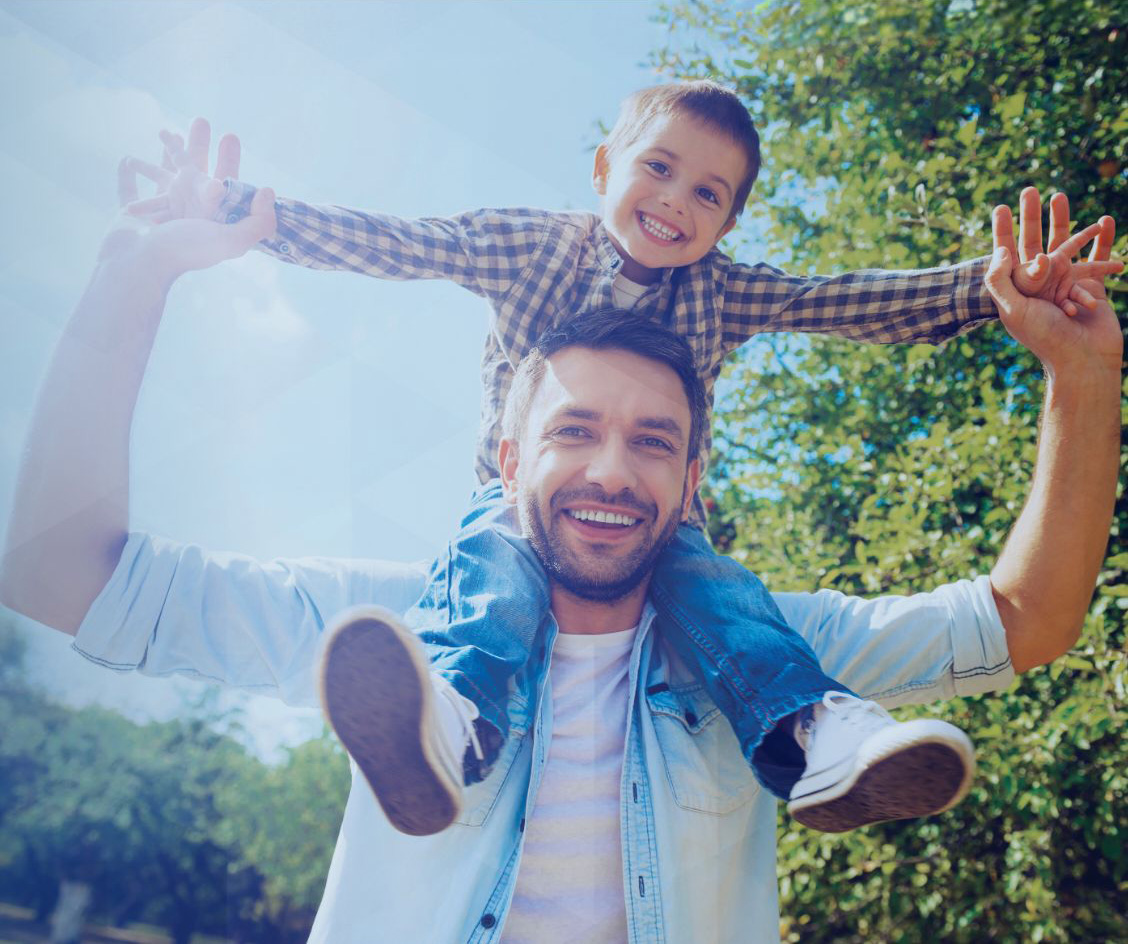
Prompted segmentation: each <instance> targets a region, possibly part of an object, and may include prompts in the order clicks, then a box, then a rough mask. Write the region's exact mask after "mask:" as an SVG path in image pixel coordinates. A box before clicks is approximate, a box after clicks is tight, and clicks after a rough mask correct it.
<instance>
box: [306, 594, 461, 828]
mask: <svg viewBox="0 0 1128 944" xmlns="http://www.w3.org/2000/svg"><path fill="white" fill-rule="evenodd" d="M326 637H327V638H326V643H325V649H324V652H323V655H322V660H321V704H322V706H323V707H324V709H325V716H326V717H327V718H328V719H329V723H330V724H331V725H332V726H333V730H334V731H335V732H336V733H337V737H338V738H340V740H341V743H342V744H343V745H344V746H345V750H347V751H348V752H349V754H350V755H351V756H352V759H353V760H354V761H356V765H357V767H358V768H359V769H360V772H361V773H362V774H364V777H365V779H366V780H367V781H368V785H369V786H370V787H371V788H372V792H373V793H374V794H375V795H376V799H377V800H378V801H379V802H380V806H381V807H383V810H384V813H385V814H386V815H387V817H388V819H389V820H390V821H391V823H392V825H393V826H395V828H396V829H398V830H399V831H400V832H401V833H407V834H408V835H411V836H429V835H431V834H432V833H437V832H440V831H442V830H444V829H446V828H447V826H449V825H450V824H451V823H453V822H454V820H455V818H456V817H457V816H458V814H459V812H460V810H461V807H462V756H463V753H464V752H465V749H466V745H467V744H468V743H470V744H472V745H473V746H474V750H475V752H476V753H477V756H478V757H479V759H480V758H481V756H482V755H481V747H480V746H479V744H478V739H477V737H476V735H475V732H474V725H473V720H474V718H475V717H477V709H476V708H475V707H474V706H473V704H472V703H471V702H469V701H468V700H467V699H465V698H463V697H462V696H461V695H459V694H458V692H456V691H455V690H454V688H452V687H451V685H450V683H448V682H447V681H446V679H444V678H443V677H442V676H440V675H437V674H435V673H432V672H431V671H430V666H429V665H428V662H427V657H426V654H425V653H424V650H423V645H422V643H420V641H419V640H418V638H416V636H415V634H414V633H412V632H411V630H409V629H408V628H407V627H406V626H404V624H403V623H402V622H401V621H400V619H399V617H398V616H396V615H395V614H393V613H392V612H390V611H389V610H385V609H384V608H382V607H378V606H363V607H357V608H355V609H351V610H347V611H346V612H344V613H343V614H341V615H340V616H339V617H338V618H337V619H336V620H335V621H334V623H333V624H332V625H331V626H330V627H329V628H328V629H327V631H326ZM452 725H453V726H454V727H455V728H456V729H460V730H459V731H458V734H456V735H454V736H453V737H452V734H451V731H450V728H451V726H452ZM452 741H453V743H452ZM459 744H460V745H461V749H459V748H458V747H457V745H459Z"/></svg>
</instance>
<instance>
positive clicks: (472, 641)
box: [322, 483, 549, 835]
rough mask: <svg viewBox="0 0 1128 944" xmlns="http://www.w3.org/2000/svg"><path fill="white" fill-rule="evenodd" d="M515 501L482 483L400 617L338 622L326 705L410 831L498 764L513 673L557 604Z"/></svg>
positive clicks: (437, 816) (452, 805)
mask: <svg viewBox="0 0 1128 944" xmlns="http://www.w3.org/2000/svg"><path fill="white" fill-rule="evenodd" d="M510 511H511V509H510V506H509V505H507V504H505V503H504V502H503V501H502V499H501V487H500V485H498V484H497V483H491V484H490V485H487V486H485V487H483V488H482V489H480V490H479V492H478V494H477V495H476V496H475V499H474V502H473V504H472V506H471V509H470V511H469V512H468V513H467V515H466V517H465V518H464V519H463V522H462V530H460V531H459V533H458V534H457V535H456V536H455V537H454V539H453V540H452V541H451V543H450V544H449V545H448V547H447V549H446V552H445V553H444V555H443V556H442V557H441V558H440V559H438V560H437V561H436V562H435V563H434V564H433V566H432V568H431V572H430V577H429V580H428V585H427V588H426V590H425V591H424V593H423V596H422V597H421V599H420V601H419V602H418V603H417V604H416V605H415V606H414V607H413V608H412V609H411V610H409V611H408V613H407V614H406V615H405V617H404V619H403V620H402V621H401V620H400V619H399V618H398V617H396V616H395V615H394V614H391V613H388V612H387V611H383V610H380V609H379V608H376V607H363V608H360V609H358V610H356V611H353V612H352V613H348V614H344V616H343V617H342V619H340V620H338V622H337V624H336V625H335V626H334V627H333V629H332V631H331V632H330V633H329V640H328V642H327V644H326V650H325V656H324V658H323V663H322V701H323V703H324V705H325V709H326V714H327V715H328V716H329V719H330V722H331V723H332V725H333V727H334V730H335V731H336V732H337V734H338V736H339V737H340V739H341V741H342V743H343V744H344V745H345V748H346V749H347V750H348V752H349V754H350V755H352V757H353V759H354V760H355V761H356V762H357V765H358V767H359V768H360V769H361V771H362V772H363V773H364V774H365V777H366V778H367V780H368V782H369V784H370V785H371V786H372V788H373V792H374V793H375V794H376V796H377V799H379V800H380V803H381V805H382V806H383V807H384V810H385V812H386V813H387V814H388V816H389V818H390V819H391V820H392V822H393V824H394V825H396V827H397V828H399V829H400V830H401V831H403V832H408V833H411V834H413V835H425V834H428V833H433V832H438V831H439V830H441V829H444V828H445V827H446V826H448V825H450V823H451V822H452V821H453V820H454V818H455V817H456V816H457V815H458V812H459V808H460V804H461V792H462V786H463V785H464V784H472V783H476V782H478V781H479V780H482V779H483V778H484V777H485V776H486V775H487V774H488V773H489V770H490V768H491V767H492V766H493V764H494V762H495V761H496V760H497V757H498V754H499V753H500V751H501V747H502V745H503V744H504V741H505V738H506V737H507V736H508V733H509V712H510V708H511V692H512V684H511V683H512V679H513V676H514V674H515V673H516V672H517V671H518V670H520V669H521V668H522V667H523V666H524V665H525V664H526V663H527V662H528V661H529V654H530V652H531V651H532V647H533V642H534V640H535V638H536V635H537V632H538V630H539V629H540V628H541V626H542V624H543V623H544V621H545V618H546V616H547V614H548V610H549V603H548V584H547V580H546V578H545V575H544V571H543V569H542V568H541V566H540V562H539V561H538V560H537V558H536V556H535V555H534V554H533V552H532V550H531V549H530V548H529V547H528V545H527V543H526V542H525V541H524V540H523V539H522V538H520V537H519V536H518V535H517V534H516V532H515V522H514V521H513V519H512V518H511V516H510ZM408 627H410V629H409V628H408Z"/></svg>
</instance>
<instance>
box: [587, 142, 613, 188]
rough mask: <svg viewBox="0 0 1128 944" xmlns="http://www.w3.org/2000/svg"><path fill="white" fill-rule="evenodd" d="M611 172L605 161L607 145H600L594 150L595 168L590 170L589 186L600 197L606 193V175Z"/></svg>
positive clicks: (606, 160) (609, 164)
mask: <svg viewBox="0 0 1128 944" xmlns="http://www.w3.org/2000/svg"><path fill="white" fill-rule="evenodd" d="M610 170H611V162H610V161H608V159H607V145H606V144H601V145H599V147H597V148H596V149H595V166H593V167H592V169H591V186H592V189H594V190H595V192H596V193H598V194H599V195H600V196H601V197H602V196H604V195H605V194H606V193H607V174H608V172H609V171H610Z"/></svg>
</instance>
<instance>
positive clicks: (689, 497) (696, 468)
mask: <svg viewBox="0 0 1128 944" xmlns="http://www.w3.org/2000/svg"><path fill="white" fill-rule="evenodd" d="M700 484H701V460H700V459H699V458H698V459H694V460H693V461H692V462H691V463H690V464H689V468H687V469H686V470H685V489H684V495H683V497H682V515H681V520H682V521H687V520H689V509H690V508H692V507H693V496H694V495H696V494H697V486H698V485H700Z"/></svg>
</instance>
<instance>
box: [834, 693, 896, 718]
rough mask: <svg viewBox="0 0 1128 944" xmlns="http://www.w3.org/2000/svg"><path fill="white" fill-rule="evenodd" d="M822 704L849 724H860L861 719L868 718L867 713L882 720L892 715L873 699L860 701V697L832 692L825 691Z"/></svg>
mask: <svg viewBox="0 0 1128 944" xmlns="http://www.w3.org/2000/svg"><path fill="white" fill-rule="evenodd" d="M839 699H848V700H839ZM823 705H824V706H825V707H826V708H827V710H829V711H833V712H834V713H835V714H836V715H838V716H839V717H840V718H843V719H844V720H845V721H848V722H849V723H850V724H862V723H863V721H869V720H870V719H869V718H866V717H865V715H867V714H868V715H872V716H873V717H874V718H875V719H881V720H883V721H884V720H885V719H887V718H892V717H893V716H892V715H891V714H889V712H888V711H886V710H885V709H884V708H882V707H881V705H879V704H878V703H877V702H875V701H862V700H861V699H860V698H859V699H854V698H851V697H850V696H849V695H840V694H838V693H834V692H827V693H826V694H825V695H824V696H823ZM863 712H864V713H865V714H863Z"/></svg>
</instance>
